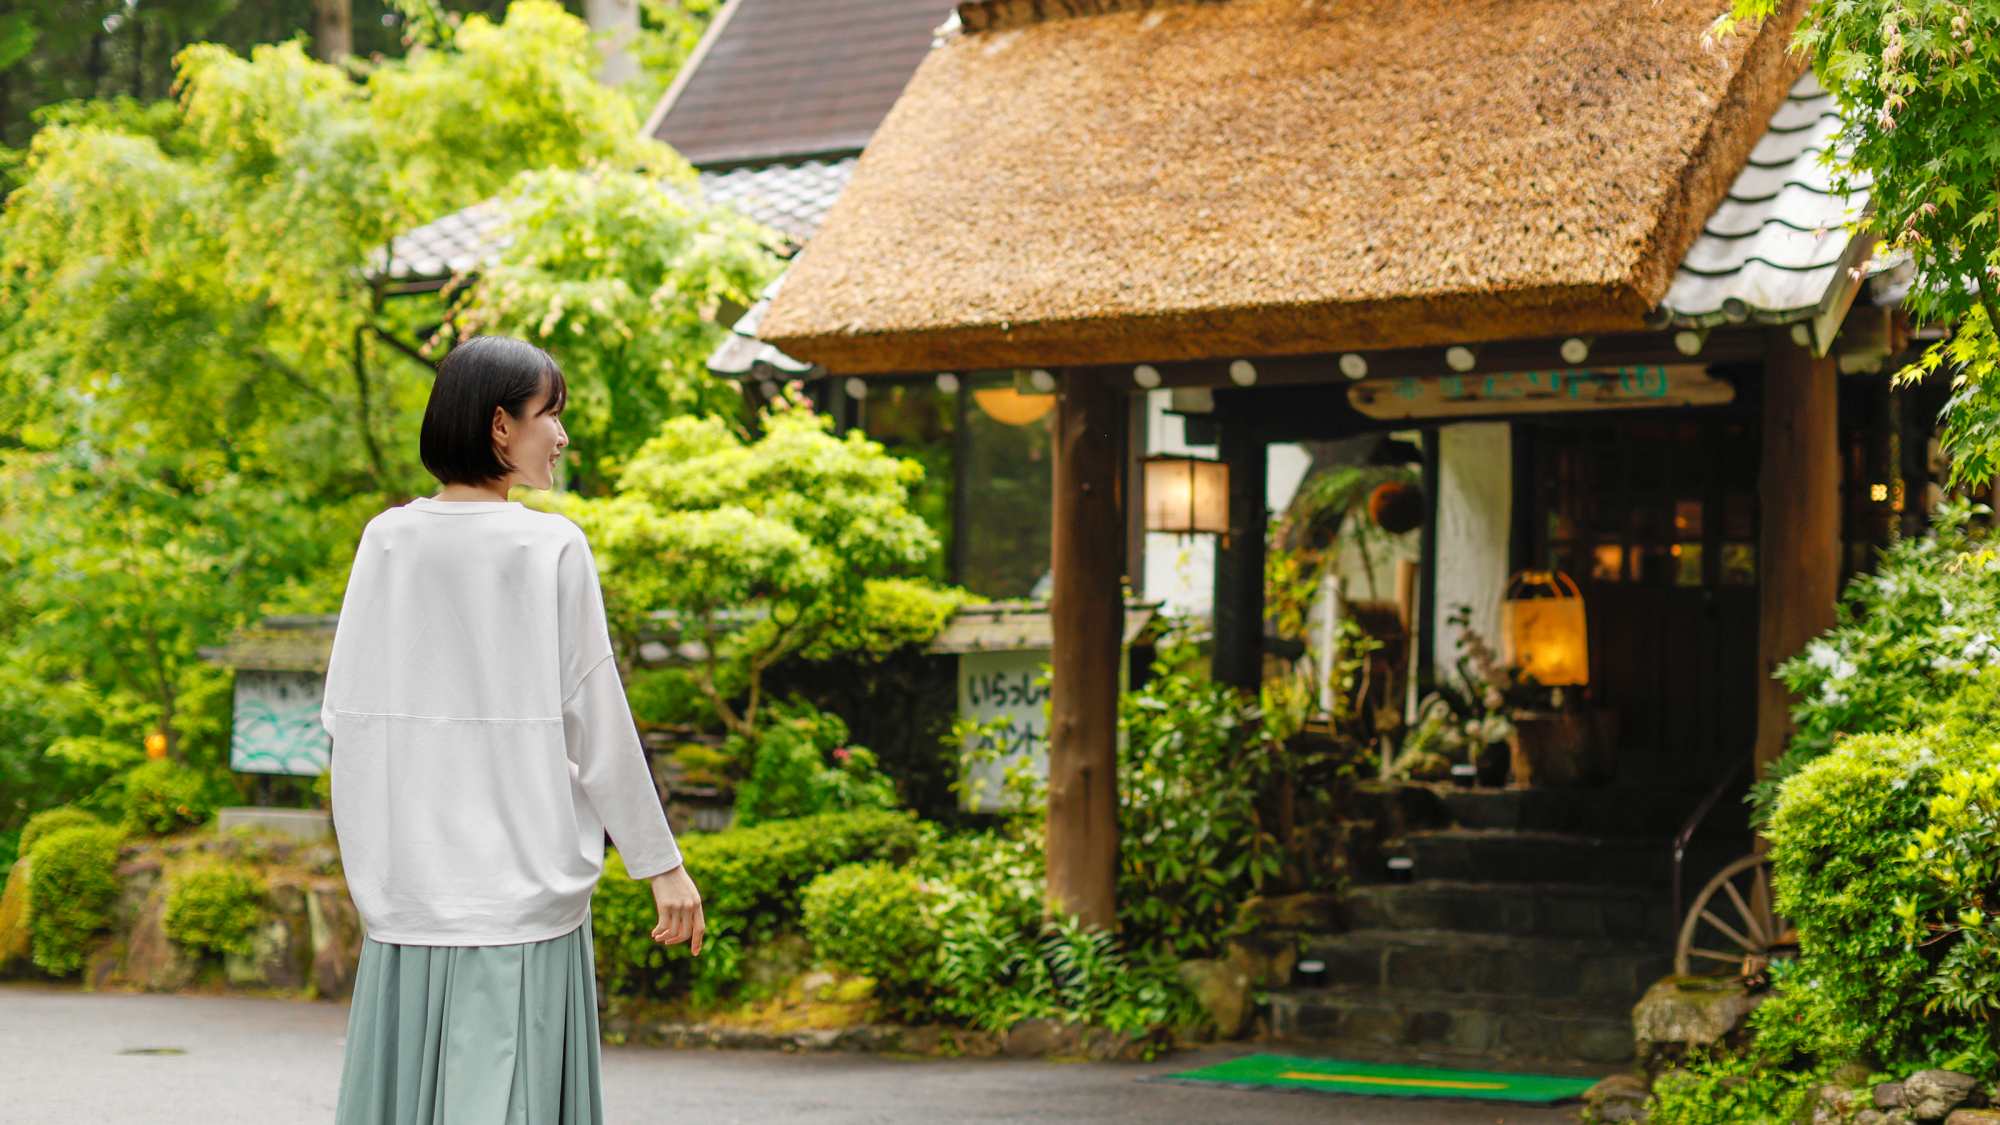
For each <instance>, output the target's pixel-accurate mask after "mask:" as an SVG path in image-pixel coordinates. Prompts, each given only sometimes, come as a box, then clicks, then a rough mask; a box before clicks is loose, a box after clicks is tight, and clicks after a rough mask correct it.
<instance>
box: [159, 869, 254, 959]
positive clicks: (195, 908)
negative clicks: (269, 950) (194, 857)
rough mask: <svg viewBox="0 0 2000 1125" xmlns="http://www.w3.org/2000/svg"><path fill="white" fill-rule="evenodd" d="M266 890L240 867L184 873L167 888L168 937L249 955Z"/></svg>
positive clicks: (193, 946)
mask: <svg viewBox="0 0 2000 1125" xmlns="http://www.w3.org/2000/svg"><path fill="white" fill-rule="evenodd" d="M266 893H267V892H266V887H265V885H264V881H263V880H262V879H260V878H258V877H257V876H256V875H255V874H254V873H252V872H250V871H246V870H243V869H241V868H236V867H221V866H217V867H210V868H204V869H202V870H199V871H191V872H188V873H187V874H185V875H182V876H180V877H179V878H177V879H175V880H174V883H173V886H172V887H171V888H170V889H169V890H168V891H167V907H166V915H165V918H164V922H165V927H166V932H167V936H168V937H169V938H172V939H173V940H174V941H177V942H179V943H181V944H182V945H184V946H187V947H188V948H189V949H194V950H205V951H208V952H212V953H217V954H230V953H235V954H239V955H243V956H248V955H249V954H250V952H251V948H252V945H251V943H252V940H253V939H254V938H255V937H256V935H257V931H258V929H259V928H261V927H262V926H263V925H264V918H265V914H266V911H265V907H264V902H265V896H266Z"/></svg>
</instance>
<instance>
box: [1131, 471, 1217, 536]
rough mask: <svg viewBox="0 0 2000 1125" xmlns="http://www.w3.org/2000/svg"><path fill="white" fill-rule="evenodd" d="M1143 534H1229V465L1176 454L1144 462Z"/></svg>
mask: <svg viewBox="0 0 2000 1125" xmlns="http://www.w3.org/2000/svg"><path fill="white" fill-rule="evenodd" d="M1146 530H1147V531H1165V532H1172V533H1174V534H1178V535H1221V536H1225V537H1226V536H1227V535H1228V534H1229V463H1228V462H1226V461H1211V460H1209V459H1208V458H1206V457H1189V456H1186V455H1184V454H1178V453H1156V454H1153V455H1152V456H1150V457H1147V458H1146Z"/></svg>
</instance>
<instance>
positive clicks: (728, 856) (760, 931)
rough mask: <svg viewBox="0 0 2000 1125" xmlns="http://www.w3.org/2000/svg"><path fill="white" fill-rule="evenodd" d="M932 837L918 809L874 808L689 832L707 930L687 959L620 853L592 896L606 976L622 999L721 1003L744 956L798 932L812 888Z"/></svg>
mask: <svg viewBox="0 0 2000 1125" xmlns="http://www.w3.org/2000/svg"><path fill="white" fill-rule="evenodd" d="M932 832H934V829H933V828H932V826H930V825H927V824H925V823H923V822H921V821H919V820H917V818H916V817H915V816H914V815H913V814H911V813H908V812H899V811H889V810H876V809H867V810H859V811H854V812H836V813H822V814H820V815H818V816H810V817H801V818H799V819H796V820H780V821H771V822H769V823H765V824H758V825H754V826H751V827H747V828H735V827H732V828H729V829H725V830H724V831H721V832H701V833H687V834H684V835H683V836H682V837H681V838H680V847H681V854H682V855H683V856H684V857H685V858H686V860H687V867H688V873H689V875H690V876H692V877H693V879H694V881H695V885H696V887H698V888H699V889H700V891H701V899H702V914H703V918H704V920H705V922H706V924H707V932H706V934H705V935H704V937H703V941H702V950H701V955H700V956H698V957H690V956H688V955H687V948H688V947H687V943H685V942H682V943H680V944H677V945H674V946H670V947H669V946H661V945H659V944H658V943H656V942H654V941H653V939H652V938H651V936H650V934H651V932H652V929H653V927H654V926H655V925H657V924H658V923H659V911H658V910H657V908H655V907H654V905H653V893H652V886H651V884H650V883H647V882H643V881H640V880H636V879H632V878H629V877H627V876H626V874H625V866H624V863H623V862H622V861H620V860H618V859H617V858H616V853H615V852H614V853H612V854H610V855H608V856H607V857H606V863H605V874H604V877H603V878H602V879H601V880H599V881H598V885H597V890H596V892H595V893H594V894H593V896H592V898H591V929H592V933H593V935H594V937H595V944H596V948H597V955H598V966H599V974H600V977H599V979H601V980H602V981H603V982H604V986H605V988H606V990H607V991H610V992H614V993H618V994H621V995H629V996H640V997H649V998H661V997H666V996H674V995H679V994H680V993H681V992H682V991H687V992H690V993H691V994H692V995H693V997H694V998H695V1000H696V1001H697V1002H698V1003H701V1004H709V1003H713V1002H714V1001H716V1000H717V999H719V998H721V997H722V996H724V995H726V994H727V993H728V992H729V991H730V990H731V989H733V988H735V987H736V986H737V984H739V983H740V982H741V980H742V956H743V950H745V949H748V948H751V947H754V946H756V945H758V944H761V943H762V942H765V941H768V940H770V939H771V938H772V937H773V936H774V935H776V934H778V933H779V932H781V931H785V930H791V931H796V930H797V928H798V923H799V912H800V907H799V898H800V895H801V894H802V893H803V891H804V889H805V887H806V884H808V883H810V882H812V880H813V879H814V878H815V877H817V876H818V875H820V874H821V873H823V872H825V871H829V870H831V869H833V868H835V867H840V866H843V865H845V864H848V863H854V862H857V861H862V860H871V859H880V860H887V861H891V862H895V863H903V862H907V861H908V860H910V859H911V858H912V857H913V856H914V855H915V854H916V853H917V849H918V846H919V844H920V842H921V841H922V840H923V839H924V838H925V837H926V836H927V835H928V834H930V833H932ZM670 951H671V952H670Z"/></svg>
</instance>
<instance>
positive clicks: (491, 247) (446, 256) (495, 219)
mask: <svg viewBox="0 0 2000 1125" xmlns="http://www.w3.org/2000/svg"><path fill="white" fill-rule="evenodd" d="M505 218H506V216H505V215H504V214H503V213H502V212H501V210H500V205H499V203H498V202H496V201H495V200H491V199H483V200H480V201H479V202H478V203H475V204H473V205H472V206H470V207H467V208H464V209H463V210H459V211H453V212H452V213H451V214H449V215H446V216H445V217H444V218H442V219H436V220H433V221H432V222H428V223H425V224H424V225H423V226H420V227H418V228H417V229H415V230H412V231H405V232H404V233H402V234H399V235H397V236H396V237H395V238H394V239H391V240H390V242H389V255H388V262H387V268H386V269H384V263H383V256H382V254H381V253H379V252H378V253H376V254H375V255H374V257H373V260H371V261H370V262H369V266H368V268H369V272H370V273H371V274H373V275H376V276H387V277H388V278H390V279H391V280H395V281H412V280H419V279H429V278H443V277H450V276H451V275H452V274H455V273H461V272H464V271H466V270H471V269H476V268H477V267H479V266H482V265H485V264H487V263H488V262H491V261H492V260H493V259H494V258H495V257H496V256H497V255H498V254H499V253H500V251H502V250H504V249H506V247H507V244H508V243H509V242H511V241H512V239H510V238H508V237H507V236H506V235H505V234H503V233H502V232H501V224H502V222H503V220H504V219H505Z"/></svg>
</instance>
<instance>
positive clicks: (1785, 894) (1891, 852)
mask: <svg viewBox="0 0 2000 1125" xmlns="http://www.w3.org/2000/svg"><path fill="white" fill-rule="evenodd" d="M1995 762H2000V751H1996V750H1995V749H1994V747H1993V743H1992V742H1991V740H1990V738H1968V737H1965V736H1964V735H1963V734H1961V733H1959V732H1956V731H1953V730H1952V729H1950V728H1949V727H1946V726H1932V727H1927V728H1924V729H1923V730H1920V731H1912V732H1906V733H1900V734H1873V735H1862V736H1859V737H1856V738H1851V739H1847V740H1844V741H1843V742H1841V743H1840V745H1839V746H1838V747H1837V748H1836V749H1835V750H1834V751H1833V752H1832V753H1830V754H1828V755H1826V756H1824V757H1822V758H1819V759H1817V760H1815V761H1813V762H1810V763H1808V764H1806V765H1805V766H1803V767H1802V768H1801V769H1800V770H1799V772H1798V773H1797V774H1795V775H1794V776H1793V777H1792V778H1791V779H1790V780H1789V781H1787V782H1786V783H1785V785H1784V787H1783V788H1782V789H1781V790H1780V792H1779V797H1778V804H1777V808H1776V810H1775V811H1774V813H1773V815H1772V818H1771V826H1770V838H1771V863H1772V883H1773V889H1774V891H1775V894H1776V901H1775V905H1776V906H1777V909H1778V911H1779V913H1780V914H1782V915H1783V916H1784V917H1786V918H1788V919H1789V920H1791V922H1792V923H1793V924H1794V925H1795V926H1797V927H1798V931H1799V959H1798V964H1797V965H1796V966H1795V967H1794V968H1793V969H1792V971H1791V973H1790V974H1789V978H1788V979H1787V980H1786V981H1785V986H1784V991H1786V992H1788V993H1791V994H1792V997H1791V999H1792V1001H1793V1002H1794V1003H1795V1005H1796V1007H1795V1014H1796V1020H1797V1022H1798V1023H1799V1024H1801V1025H1803V1027H1804V1028H1805V1029H1807V1034H1805V1035H1804V1036H1802V1037H1800V1039H1799V1040H1798V1045H1799V1046H1800V1047H1801V1048H1803V1049H1807V1050H1813V1051H1815V1052H1816V1053H1818V1054H1820V1055H1822V1056H1825V1057H1831V1058H1842V1057H1848V1056H1853V1055H1856V1054H1860V1053H1864V1052H1865V1053H1866V1054H1868V1055H1869V1056H1871V1057H1872V1058H1873V1059H1875V1060H1876V1061H1878V1062H1880V1063H1881V1064H1883V1065H1884V1066H1885V1067H1887V1068H1891V1069H1895V1068H1898V1067H1902V1066H1911V1067H1914V1066H1920V1065H1923V1064H1926V1063H1929V1062H1933V1061H1936V1060H1940V1059H1943V1058H1948V1057H1952V1056H1956V1055H1958V1054H1959V1053H1960V1052H1962V1051H1964V1050H1966V1049H1967V1048H1971V1047H1974V1046H1975V1045H1976V1043H1977V1042H1980V1041H1985V1040H1986V1039H1987V1037H1988V1036H1989V1035H1990V1033H1991V1025H1990V1023H1989V1022H1988V1021H1987V1020H1986V1019H1977V1020H1973V1021H1967V1020H1965V1019H1951V1018H1941V1014H1940V1012H1939V1011H1937V1010H1936V1009H1937V1007H1938V1005H1937V1001H1938V999H1939V994H1938V992H1937V991H1936V986H1935V984H1934V983H1933V978H1934V975H1935V973H1936V969H1937V959H1938V958H1940V957H1942V956H1945V955H1946V948H1945V946H1944V945H1943V944H1941V943H1933V942H1924V943H1922V944H1920V942H1919V939H1920V938H1924V937H1926V935H1924V934H1921V933H1920V932H1919V922H1920V920H1922V919H1929V918H1935V917H1938V916H1939V915H1940V914H1941V913H1942V912H1943V911H1944V909H1945V908H1946V906H1947V904H1948V903H1949V902H1950V901H1951V896H1950V895H1949V893H1948V891H1949V888H1948V887H1947V885H1946V884H1944V883H1942V882H1940V881H1939V880H1938V879H1937V878H1936V876H1935V875H1934V874H1933V873H1932V872H1930V871H1927V870H1926V869H1925V866H1924V865H1923V863H1921V862H1920V861H1919V860H1918V859H1917V858H1916V857H1915V856H1914V855H1913V854H1912V847H1913V845H1914V843H1915V841H1916V840H1917V836H1918V832H1919V831H1920V830H1922V829H1924V828H1925V827H1926V822H1927V821H1928V820H1929V817H1930V809H1931V805H1932V801H1933V799H1934V798H1936V797H1937V796H1939V795H1940V793H1941V791H1942V790H1941V783H1942V782H1943V781H1944V780H1945V778H1947V777H1949V776H1953V775H1956V774H1959V773H1961V772H1962V771H1966V770H1976V769H1981V768H1983V767H1986V766H1989V765H1991V764H1993V763H1995ZM1943 846H1944V844H1943V843H1942V842H1940V843H1939V845H1938V847H1940V848H1942V847H1943ZM1988 1050H1989V1052H1990V1048H1988Z"/></svg>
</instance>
